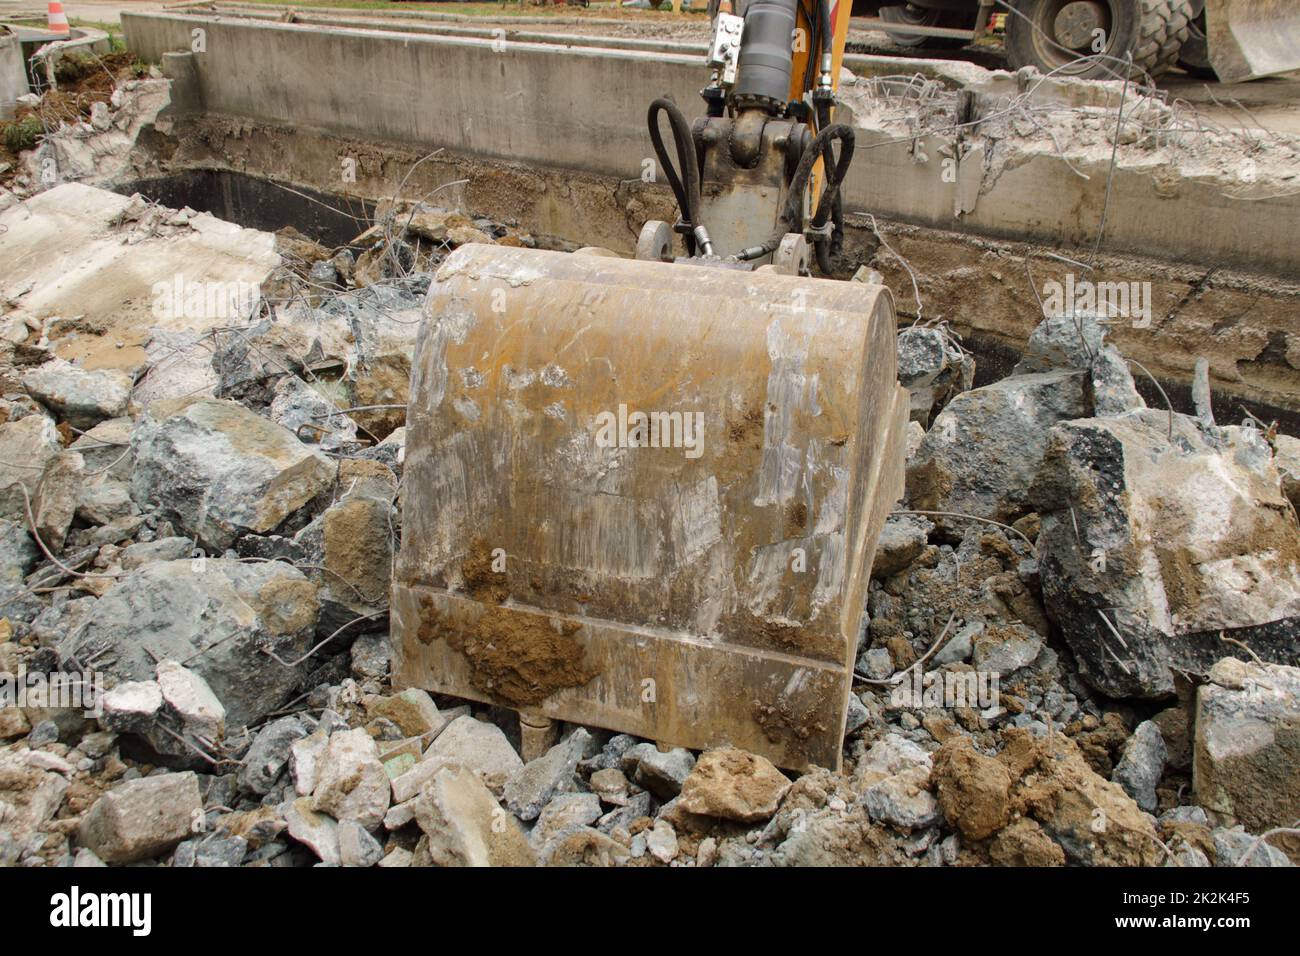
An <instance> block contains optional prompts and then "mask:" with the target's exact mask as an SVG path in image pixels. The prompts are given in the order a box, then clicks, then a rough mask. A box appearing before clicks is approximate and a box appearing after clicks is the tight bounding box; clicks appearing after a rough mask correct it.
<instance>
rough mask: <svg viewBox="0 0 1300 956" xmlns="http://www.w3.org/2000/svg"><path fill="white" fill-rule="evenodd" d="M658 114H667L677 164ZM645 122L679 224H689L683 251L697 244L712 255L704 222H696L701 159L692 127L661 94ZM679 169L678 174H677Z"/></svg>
mask: <svg viewBox="0 0 1300 956" xmlns="http://www.w3.org/2000/svg"><path fill="white" fill-rule="evenodd" d="M660 113H667V114H668V125H669V126H670V127H671V128H672V131H673V142H674V145H675V146H676V147H677V165H676V167H674V165H673V161H672V157H670V156H669V155H668V149H667V147H666V146H665V145H664V140H663V135H662V134H661V133H660V131H659V114H660ZM646 122H647V123H648V124H649V127H650V142H651V143H652V144H653V146H654V150H655V155H656V156H657V157H658V158H659V165H660V166H662V167H663V170H664V175H665V176H667V177H668V185H669V186H671V187H672V190H673V195H674V196H675V197H676V199H677V208H678V210H679V212H680V213H681V219H682V223H683V225H685V226H686V227H688V232H687V233H686V237H685V238H686V252H687V253H688V254H689V255H695V249H696V246H697V245H699V246H700V247H701V249H702V250H703V252H704V253H705V255H711V254H712V252H713V248H712V247H713V243H712V240H710V239H709V233H708V230H707V229H705V228H704V223H702V222H699V221H698V218H697V217H698V216H699V214H700V160H699V155H698V154H697V152H696V149H695V142H694V140H693V139H692V137H691V127H690V125H689V124H688V123H687V122H686V115H685V114H684V113H682V111H681V108H680V107H678V105H677V104H676V103H674V102H673V101H672V100H670V99H668V98H667V97H665V96H661V97H659V98H658V99H657V100H655V101H654V102H653V103H651V104H650V109H649V111H648V112H647V114H646ZM679 169H680V170H681V175H680V176H678V170H679Z"/></svg>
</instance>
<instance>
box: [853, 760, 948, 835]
mask: <svg viewBox="0 0 1300 956" xmlns="http://www.w3.org/2000/svg"><path fill="white" fill-rule="evenodd" d="M929 781H930V774H929V773H928V772H927V771H926V770H925V769H924V768H920V767H917V768H914V769H911V770H903V771H901V772H899V773H896V774H894V775H893V776H892V777H886V778H885V779H884V780H881V781H880V782H879V783H875V784H872V785H871V786H869V787H867V789H866V790H865V791H864V792H863V794H862V802H863V805H864V806H865V807H866V808H867V813H869V814H870V815H871V819H873V820H879V821H881V822H882V823H888V824H889V825H890V826H894V827H898V828H899V829H901V830H918V829H923V828H925V827H928V826H930V825H931V824H934V823H937V822H938V821H939V819H940V818H941V817H942V814H941V813H940V811H939V803H938V801H937V800H935V798H934V795H933V794H932V793H930V792H929V791H928V790H927V789H926V787H928V786H929Z"/></svg>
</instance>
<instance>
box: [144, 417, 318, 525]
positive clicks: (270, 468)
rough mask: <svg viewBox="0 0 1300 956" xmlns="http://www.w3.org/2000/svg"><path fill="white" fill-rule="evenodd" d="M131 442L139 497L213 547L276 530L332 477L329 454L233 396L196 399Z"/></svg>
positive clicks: (147, 426)
mask: <svg viewBox="0 0 1300 956" xmlns="http://www.w3.org/2000/svg"><path fill="white" fill-rule="evenodd" d="M131 447H132V450H133V451H134V453H135V458H136V467H135V471H134V472H133V473H132V476H131V494H132V497H133V498H134V499H135V501H136V504H137V505H139V506H140V508H141V509H142V510H155V511H157V512H158V513H159V514H160V515H161V516H163V517H165V518H167V519H168V520H170V521H172V522H173V523H175V524H176V525H177V526H178V527H180V528H183V529H184V530H185V531H187V532H189V533H190V534H193V535H195V536H196V537H197V538H198V539H199V540H200V541H201V542H202V543H203V545H205V546H206V547H211V548H219V549H222V548H228V547H230V545H231V544H233V543H234V541H235V539H236V538H237V537H239V536H240V535H243V534H249V533H253V534H265V533H267V532H269V531H272V530H274V529H275V528H276V527H278V526H279V525H280V524H281V523H282V522H283V521H284V520H285V519H286V518H287V517H289V515H291V514H293V513H294V512H295V511H297V510H298V509H300V508H302V507H303V506H304V505H306V504H307V503H308V502H309V501H311V500H312V499H313V498H315V497H316V496H317V495H319V494H321V493H322V492H324V491H326V490H327V489H328V488H329V487H330V485H331V484H332V483H333V481H334V472H335V468H334V465H333V464H332V463H331V462H330V461H329V460H328V459H327V458H325V457H324V456H323V455H321V454H320V453H319V452H317V451H314V450H313V449H312V448H311V447H310V446H308V445H305V444H303V443H302V442H301V441H299V440H298V439H297V438H296V437H294V434H293V433H292V432H291V431H289V430H288V429H286V428H281V427H280V426H279V425H276V424H275V423H274V422H271V421H268V420H267V419H265V418H263V417H261V416H260V415H256V414H254V413H253V412H250V411H249V410H248V409H246V408H244V407H243V406H241V405H236V404H235V403H233V402H223V401H216V400H207V401H199V402H194V403H193V404H191V405H189V406H188V407H186V408H185V409H184V410H183V411H181V412H178V413H177V414H175V415H172V416H171V417H170V418H167V419H164V420H163V421H161V422H152V421H150V422H146V423H145V424H143V425H141V426H140V427H139V428H137V429H136V431H135V432H134V434H133V435H132V438H131Z"/></svg>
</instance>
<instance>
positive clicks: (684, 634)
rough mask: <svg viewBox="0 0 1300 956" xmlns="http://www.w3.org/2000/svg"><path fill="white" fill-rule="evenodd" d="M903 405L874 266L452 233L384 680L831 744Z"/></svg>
mask: <svg viewBox="0 0 1300 956" xmlns="http://www.w3.org/2000/svg"><path fill="white" fill-rule="evenodd" d="M906 409H907V398H906V392H904V391H903V390H902V389H901V388H900V387H899V386H898V383H897V373H896V359H895V319H894V305H893V299H892V297H891V296H890V293H889V291H888V289H886V288H884V287H883V286H879V285H866V284H860V283H856V282H836V281H831V280H825V279H806V278H799V277H797V276H791V275H784V274H778V273H776V272H775V271H772V270H771V269H765V270H762V271H757V272H750V271H744V270H738V269H728V268H712V267H701V266H692V265H685V264H671V263H664V262H657V261H656V262H646V261H639V260H629V259H619V258H609V257H602V256H595V255H582V254H565V253H557V252H543V251H537V250H531V249H518V248H503V247H498V246H486V245H466V246H462V247H461V248H459V249H457V250H456V252H454V253H453V254H452V255H451V256H449V257H448V258H447V260H446V261H445V262H444V263H443V264H442V266H441V268H440V269H439V270H438V272H437V275H436V276H435V279H434V282H433V284H432V286H431V288H430V290H429V295H428V299H427V304H426V312H425V321H424V326H423V328H422V330H421V333H420V337H419V342H418V345H417V350H416V356H415V362H414V368H413V377H412V391H411V401H410V405H409V410H408V419H407V421H408V430H407V445H406V448H407V452H406V465H405V475H404V491H403V510H402V514H403V518H402V520H403V534H402V546H401V552H400V555H399V558H398V562H397V567H396V570H395V574H394V584H393V594H392V626H393V636H394V645H395V648H396V653H395V660H394V679H395V681H396V682H397V683H398V684H400V685H401V686H406V687H410V686H415V687H422V688H426V689H428V690H431V691H434V692H441V693H446V694H452V695H455V696H457V697H462V698H468V699H471V700H477V701H482V702H490V703H493V704H498V705H503V706H506V707H509V708H514V709H516V710H519V711H520V712H521V716H523V717H524V718H525V719H527V720H529V721H531V722H532V723H533V725H534V726H535V725H536V723H537V719H538V718H539V717H542V718H558V719H563V720H569V721H575V722H581V723H583V724H587V725H594V726H598V727H604V728H608V729H610V730H615V731H621V732H626V733H631V734H636V735H639V736H642V737H646V738H649V739H651V740H654V741H657V742H659V743H660V744H664V745H675V746H686V747H691V748H706V747H711V746H717V745H722V744H724V743H728V744H731V745H734V746H737V747H742V748H746V749H748V750H751V751H754V752H757V753H761V754H764V755H766V756H767V757H769V758H770V759H771V760H772V761H773V762H775V763H776V764H778V765H780V766H783V767H789V768H793V769H805V768H808V767H810V766H814V765H815V766H823V767H830V768H838V766H839V764H840V751H841V747H842V744H843V735H844V725H845V717H846V711H847V706H848V698H849V694H850V692H851V684H852V680H853V661H854V657H855V653H856V649H857V640H858V633H859V627H860V623H861V620H862V611H863V605H864V602H865V598H866V593H867V583H868V579H869V576H870V569H871V561H872V556H873V553H874V551H875V547H876V541H877V538H878V536H879V533H880V530H881V526H882V524H883V522H884V520H885V517H886V515H887V514H888V513H889V511H890V510H891V508H892V506H893V504H894V502H895V501H896V500H897V499H898V497H899V496H900V495H901V493H902V490H903V451H902V441H903V434H904V428H905V425H906V418H907V411H906ZM544 722H545V721H542V723H544Z"/></svg>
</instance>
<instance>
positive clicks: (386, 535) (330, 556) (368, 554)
mask: <svg viewBox="0 0 1300 956" xmlns="http://www.w3.org/2000/svg"><path fill="white" fill-rule="evenodd" d="M395 534H396V532H395V531H394V524H393V513H392V506H391V503H390V501H389V500H388V499H386V498H385V499H383V500H379V499H376V498H368V497H363V496H360V495H349V496H348V497H346V498H344V499H343V500H342V501H339V502H336V503H335V504H333V505H331V506H330V507H329V508H326V509H325V510H324V511H323V512H321V513H320V514H319V515H317V516H316V517H315V518H314V519H313V520H312V522H311V523H310V524H308V525H307V527H305V528H303V529H302V530H301V531H300V532H298V534H297V535H295V536H294V544H296V545H297V546H298V547H299V548H300V549H301V550H302V553H303V554H304V555H305V556H306V560H304V561H303V563H304V564H307V565H312V566H313V567H312V568H309V569H308V574H309V575H310V576H311V577H312V579H313V580H314V581H316V583H317V584H318V585H319V586H320V589H321V590H320V594H321V608H322V611H321V620H320V627H321V629H322V630H324V631H327V632H333V631H334V630H336V629H337V628H338V627H340V626H342V625H344V624H346V623H347V622H348V621H351V620H352V619H354V618H356V617H357V616H359V615H361V614H365V613H367V612H370V611H373V610H375V609H376V608H379V607H382V606H384V604H385V603H386V602H387V600H388V590H389V584H390V576H391V569H392V548H393V540H394V536H395ZM373 626H374V627H382V626H383V622H382V621H376V622H375V624H374V625H373Z"/></svg>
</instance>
